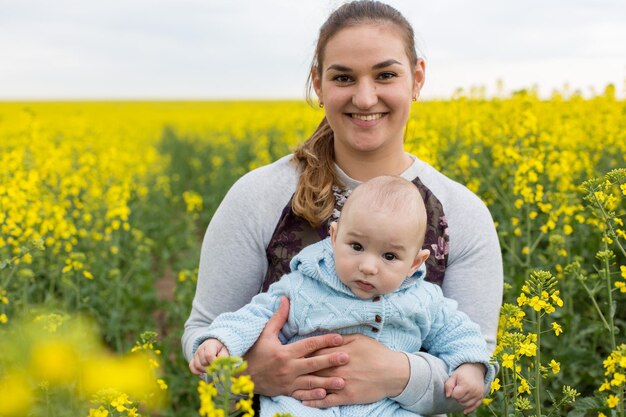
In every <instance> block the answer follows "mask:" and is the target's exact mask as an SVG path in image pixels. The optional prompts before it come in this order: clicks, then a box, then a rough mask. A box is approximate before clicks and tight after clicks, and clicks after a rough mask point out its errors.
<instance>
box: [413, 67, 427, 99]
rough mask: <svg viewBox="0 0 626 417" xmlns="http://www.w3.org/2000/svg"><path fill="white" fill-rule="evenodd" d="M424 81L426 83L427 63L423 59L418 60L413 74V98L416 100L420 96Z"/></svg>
mask: <svg viewBox="0 0 626 417" xmlns="http://www.w3.org/2000/svg"><path fill="white" fill-rule="evenodd" d="M424 81H426V62H425V61H424V60H423V59H422V58H418V59H417V65H416V66H415V73H414V74H413V98H414V99H416V100H417V98H418V97H419V96H420V91H422V87H423V86H424Z"/></svg>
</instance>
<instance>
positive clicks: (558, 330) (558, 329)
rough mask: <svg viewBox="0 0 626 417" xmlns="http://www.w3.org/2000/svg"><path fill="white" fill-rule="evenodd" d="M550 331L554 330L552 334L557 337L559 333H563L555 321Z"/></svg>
mask: <svg viewBox="0 0 626 417" xmlns="http://www.w3.org/2000/svg"><path fill="white" fill-rule="evenodd" d="M552 330H554V334H555V335H557V336H558V335H560V334H561V333H563V328H562V327H561V325H560V324H559V323H557V322H556V321H553V322H552Z"/></svg>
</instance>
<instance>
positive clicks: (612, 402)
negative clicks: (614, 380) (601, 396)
mask: <svg viewBox="0 0 626 417" xmlns="http://www.w3.org/2000/svg"><path fill="white" fill-rule="evenodd" d="M617 404H619V397H617V396H615V395H612V394H611V395H609V398H607V399H606V405H608V406H609V408H615V407H616V406H617Z"/></svg>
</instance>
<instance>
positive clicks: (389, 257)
mask: <svg viewBox="0 0 626 417" xmlns="http://www.w3.org/2000/svg"><path fill="white" fill-rule="evenodd" d="M383 258H385V260H386V261H393V260H396V259H398V257H397V256H396V255H395V254H393V253H391V252H387V253H385V254H384V255H383Z"/></svg>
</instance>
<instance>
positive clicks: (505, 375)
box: [502, 367, 509, 417]
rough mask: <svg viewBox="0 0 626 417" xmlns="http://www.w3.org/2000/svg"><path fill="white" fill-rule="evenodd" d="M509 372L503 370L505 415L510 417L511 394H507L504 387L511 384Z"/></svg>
mask: <svg viewBox="0 0 626 417" xmlns="http://www.w3.org/2000/svg"><path fill="white" fill-rule="evenodd" d="M508 382H509V371H508V370H507V369H506V368H504V367H503V368H502V385H503V389H502V394H503V398H504V415H505V416H507V417H508V415H509V395H508V394H509V393H508V392H507V389H505V388H504V387H508V386H509V384H508Z"/></svg>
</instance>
